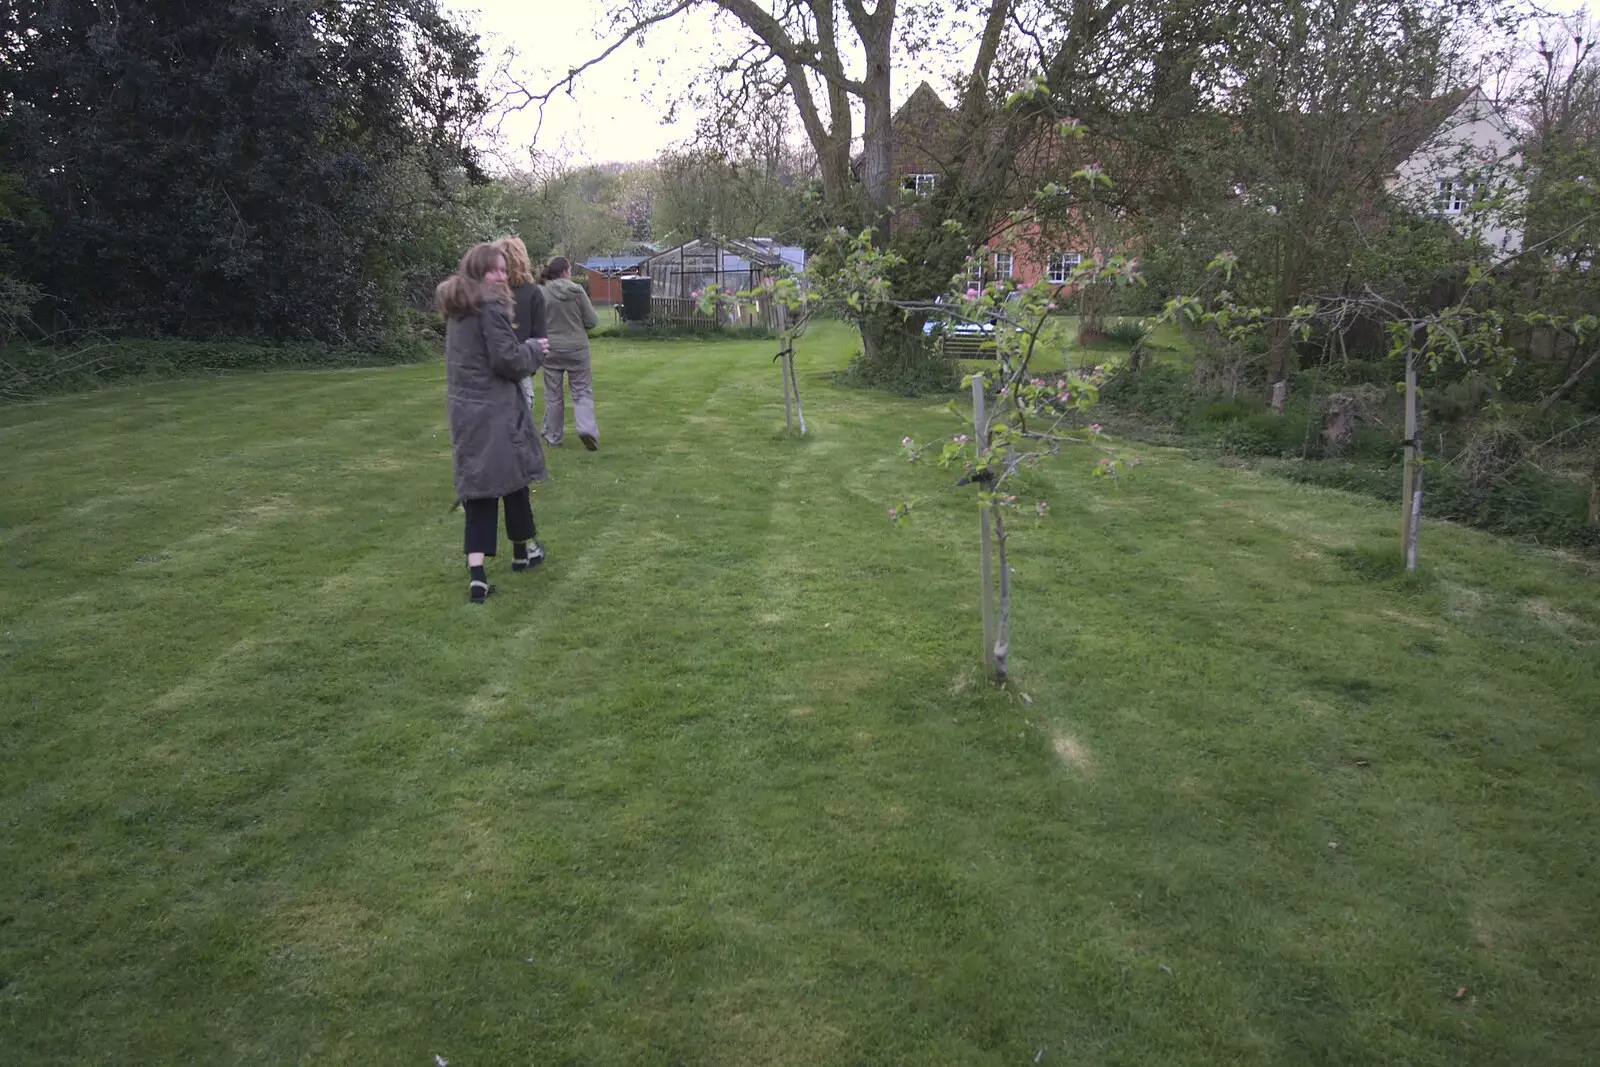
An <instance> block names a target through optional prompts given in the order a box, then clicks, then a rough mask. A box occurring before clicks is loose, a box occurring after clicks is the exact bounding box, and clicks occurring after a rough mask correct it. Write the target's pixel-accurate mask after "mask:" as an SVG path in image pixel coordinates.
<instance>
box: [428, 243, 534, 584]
mask: <svg viewBox="0 0 1600 1067" xmlns="http://www.w3.org/2000/svg"><path fill="white" fill-rule="evenodd" d="M434 295H435V301H436V303H437V305H438V308H439V311H440V313H441V314H443V315H444V317H445V322H446V325H445V339H444V364H445V383H446V385H445V395H446V400H447V402H448V406H449V410H450V453H451V458H452V460H453V461H454V464H455V482H456V500H457V501H458V502H459V503H460V504H461V508H462V510H463V511H464V512H465V513H466V553H467V570H468V572H469V575H470V577H469V581H468V585H467V593H468V596H469V597H470V598H471V599H472V602H473V603H475V604H481V603H483V602H484V600H486V599H487V598H488V596H489V594H490V593H492V592H493V591H494V588H493V587H492V586H491V585H490V584H489V579H488V577H487V575H486V573H485V570H484V563H485V559H486V558H487V557H489V556H492V555H494V554H495V548H496V544H495V527H496V525H497V520H498V518H499V514H498V513H499V510H500V504H501V502H502V501H503V502H504V504H505V514H506V536H507V537H508V538H509V539H510V540H511V544H512V548H513V550H514V555H513V557H512V563H511V569H512V570H514V571H520V570H526V569H527V568H529V567H531V566H534V565H536V564H539V563H542V562H544V547H543V546H542V545H540V544H539V543H538V542H537V541H536V540H534V538H535V535H536V533H537V531H536V529H535V527H534V523H533V503H532V500H531V499H530V498H529V495H528V485H529V483H530V482H537V481H543V480H544V478H545V471H544V455H543V453H542V451H541V450H540V449H539V447H538V444H537V443H536V435H535V433H534V429H533V420H532V418H531V416H530V414H529V411H528V405H527V402H526V401H524V400H523V398H522V390H521V389H520V388H519V386H518V383H519V382H520V381H521V380H522V379H523V378H526V377H529V376H530V375H532V374H533V373H534V371H536V370H538V369H539V364H540V353H539V348H538V345H537V343H536V342H533V341H527V342H519V341H518V340H517V334H516V328H515V327H514V326H513V325H512V318H511V316H512V304H511V292H510V290H509V289H507V288H506V258H505V256H504V255H503V254H502V253H501V252H500V251H499V250H498V249H496V248H495V247H494V246H493V245H489V244H480V245H474V246H473V247H472V248H470V249H468V251H467V254H466V255H464V256H462V257H461V266H460V267H459V268H458V269H457V271H456V273H455V274H452V275H451V276H450V277H449V278H446V279H445V280H444V281H443V282H441V283H440V285H439V288H438V290H437V291H436V292H435V294H434Z"/></svg>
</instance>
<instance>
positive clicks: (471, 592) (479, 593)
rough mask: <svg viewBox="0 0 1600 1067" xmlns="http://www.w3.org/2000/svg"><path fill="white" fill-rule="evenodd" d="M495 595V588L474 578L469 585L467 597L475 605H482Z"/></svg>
mask: <svg viewBox="0 0 1600 1067" xmlns="http://www.w3.org/2000/svg"><path fill="white" fill-rule="evenodd" d="M493 595H494V586H492V585H490V584H489V583H488V582H480V581H478V580H477V579H476V578H474V579H473V580H472V581H471V582H469V583H467V597H468V599H470V600H471V601H472V602H473V603H474V604H482V603H483V602H484V601H485V600H488V599H489V598H490V597H491V596H493Z"/></svg>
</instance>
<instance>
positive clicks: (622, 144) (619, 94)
mask: <svg viewBox="0 0 1600 1067" xmlns="http://www.w3.org/2000/svg"><path fill="white" fill-rule="evenodd" d="M443 6H444V7H445V8H446V9H447V10H451V11H455V12H457V13H460V14H462V15H465V16H466V17H467V18H468V20H469V21H470V22H471V23H472V24H473V26H474V27H475V28H476V29H477V30H478V32H479V33H480V34H482V36H483V44H484V48H485V51H486V52H487V53H488V54H489V57H490V61H491V62H492V60H493V57H495V56H496V55H498V53H499V52H500V51H501V50H502V49H503V48H505V47H506V46H511V47H514V48H515V49H516V50H517V52H518V53H519V60H518V63H517V69H518V70H519V71H520V73H521V74H523V75H524V76H525V77H526V78H527V80H528V84H529V86H530V87H534V88H539V89H543V88H545V87H547V86H548V85H549V84H551V83H552V82H553V81H554V80H555V79H556V78H557V77H560V75H561V74H562V73H563V72H565V71H566V70H567V69H568V68H569V67H573V66H576V65H578V64H580V63H583V62H585V61H586V60H589V59H591V58H593V57H594V56H596V55H598V54H599V52H600V51H602V50H603V49H604V47H605V42H603V41H602V40H601V39H600V37H599V36H598V35H599V34H600V33H603V32H604V31H605V30H606V29H607V23H606V18H607V8H606V6H605V5H600V4H595V5H590V4H585V3H582V2H581V0H574V2H559V0H443ZM1541 6H1542V7H1544V8H1546V9H1547V10H1555V11H1575V10H1577V9H1578V8H1580V7H1582V6H1583V0H1542V2H1541ZM720 35H723V36H724V38H725V39H722V40H719V29H718V26H717V23H716V21H715V20H714V19H713V18H712V17H711V15H710V14H709V13H706V12H704V11H699V12H692V13H690V14H688V15H684V16H680V17H679V18H678V19H676V20H674V21H673V22H671V23H667V24H664V25H663V26H660V27H657V28H655V30H654V31H653V32H652V33H651V34H650V35H649V36H648V37H647V38H646V40H645V43H644V46H643V47H635V46H633V45H631V44H630V45H626V46H624V47H623V48H622V49H620V50H619V51H617V52H616V53H615V54H613V55H612V56H611V57H610V58H609V59H608V60H606V62H605V63H603V64H601V65H600V66H599V67H597V68H594V69H592V70H590V71H589V72H588V73H586V74H585V75H584V76H583V77H582V78H581V79H580V80H579V82H578V87H577V90H576V91H575V93H574V95H573V96H572V97H571V98H569V97H567V96H566V95H565V94H562V95H560V96H558V97H557V98H556V99H554V100H552V101H551V103H550V104H549V106H548V107H547V108H546V109H545V116H544V124H543V126H542V128H540V129H539V138H538V146H537V147H538V148H539V150H540V151H542V152H545V153H551V154H558V155H562V156H565V157H567V158H569V159H571V160H573V161H575V162H577V161H587V162H596V163H600V162H626V161H631V160H640V159H650V158H653V157H654V156H655V155H656V154H657V153H659V152H660V151H661V150H662V149H664V148H667V147H668V146H670V145H672V144H674V143H675V142H679V141H682V140H684V139H685V138H687V137H688V136H689V135H690V133H692V132H693V129H694V122H693V116H692V115H685V116H683V117H681V118H680V120H679V121H678V122H676V123H674V124H672V125H663V124H662V122H661V119H662V116H663V115H664V114H665V113H666V110H667V106H668V104H669V103H670V102H671V101H672V99H673V98H674V97H675V96H676V95H677V90H678V88H679V87H681V86H683V85H686V84H688V83H689V81H690V80H691V79H693V78H695V77H696V76H697V75H698V74H699V72H700V71H702V70H704V69H705V67H706V66H707V64H708V62H710V61H711V60H712V59H713V58H714V57H716V56H717V55H718V54H719V44H727V43H729V42H730V41H736V40H737V39H738V37H737V34H736V32H735V31H732V30H728V29H722V30H721V31H720ZM924 77H929V79H930V80H932V81H933V82H934V85H935V87H936V88H939V89H941V90H942V89H943V85H942V84H941V83H940V82H939V80H938V78H937V77H936V76H931V75H929V74H926V73H916V74H907V73H901V72H898V71H897V72H896V85H895V97H896V103H898V102H899V101H900V100H902V99H904V98H905V97H906V96H907V95H909V94H910V92H911V90H913V89H915V88H916V86H917V84H918V83H919V82H920V81H921V80H922V79H923V78H924ZM537 125H538V118H537V115H536V114H535V112H534V110H533V109H532V108H529V109H527V110H526V111H524V112H522V113H519V114H513V115H508V116H506V118H505V119H504V120H503V122H502V125H501V134H502V138H501V143H502V149H503V151H504V152H505V158H506V159H507V161H508V162H512V163H525V162H526V160H527V147H528V146H529V144H530V143H531V142H532V141H533V138H534V130H535V128H536V126H537Z"/></svg>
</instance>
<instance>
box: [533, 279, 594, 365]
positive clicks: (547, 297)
mask: <svg viewBox="0 0 1600 1067" xmlns="http://www.w3.org/2000/svg"><path fill="white" fill-rule="evenodd" d="M540 288H542V289H543V290H544V315H545V328H546V330H547V331H548V333H547V334H546V336H547V337H549V338H550V347H551V348H563V349H571V348H587V347H588V346H589V331H590V330H592V329H594V328H595V327H596V326H598V325H600V319H599V317H598V316H596V315H595V313H594V305H593V304H591V303H589V294H588V293H586V292H584V289H583V286H581V285H579V284H578V283H577V282H575V281H573V280H572V279H571V278H555V279H553V280H551V281H548V282H545V283H544V284H543V285H542V286H540Z"/></svg>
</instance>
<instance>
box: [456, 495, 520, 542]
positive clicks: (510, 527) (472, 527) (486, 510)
mask: <svg viewBox="0 0 1600 1067" xmlns="http://www.w3.org/2000/svg"><path fill="white" fill-rule="evenodd" d="M501 499H502V500H504V501H505V504H506V537H508V538H510V539H511V541H513V542H517V541H532V540H533V537H534V534H535V533H536V532H537V531H535V529H534V525H533V501H532V500H530V499H529V498H528V490H527V488H526V487H524V488H522V489H518V490H517V491H516V492H515V493H512V494H510V495H508V496H505V497H502V498H501ZM461 510H462V511H464V512H466V515H467V555H469V556H470V555H471V554H472V553H474V552H482V553H483V554H484V555H485V556H492V555H494V550H495V520H496V519H497V518H499V512H500V500H496V499H495V498H494V497H492V496H491V497H486V498H485V499H482V500H463V501H462V502H461Z"/></svg>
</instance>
